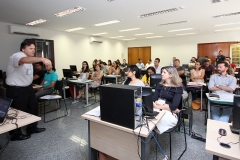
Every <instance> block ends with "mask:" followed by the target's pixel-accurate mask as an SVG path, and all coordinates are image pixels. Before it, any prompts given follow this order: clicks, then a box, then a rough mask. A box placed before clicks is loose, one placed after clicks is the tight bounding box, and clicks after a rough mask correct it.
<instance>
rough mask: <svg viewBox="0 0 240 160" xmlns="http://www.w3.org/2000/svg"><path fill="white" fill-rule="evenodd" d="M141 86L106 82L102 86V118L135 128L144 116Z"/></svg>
mask: <svg viewBox="0 0 240 160" xmlns="http://www.w3.org/2000/svg"><path fill="white" fill-rule="evenodd" d="M141 98H142V93H141V87H138V86H129V85H119V84H106V85H102V86H100V114H101V120H102V121H106V122H109V123H113V124H117V125H120V126H123V127H127V128H130V129H135V128H136V127H137V126H138V125H139V124H141V118H142V100H141Z"/></svg>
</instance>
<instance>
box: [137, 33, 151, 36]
mask: <svg viewBox="0 0 240 160" xmlns="http://www.w3.org/2000/svg"><path fill="white" fill-rule="evenodd" d="M148 34H153V33H141V34H135V36H143V35H148Z"/></svg>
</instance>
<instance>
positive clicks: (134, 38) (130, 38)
mask: <svg viewBox="0 0 240 160" xmlns="http://www.w3.org/2000/svg"><path fill="white" fill-rule="evenodd" d="M134 39H136V38H129V39H122V40H124V41H130V40H134Z"/></svg>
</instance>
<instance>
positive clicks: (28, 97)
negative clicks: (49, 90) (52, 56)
mask: <svg viewBox="0 0 240 160" xmlns="http://www.w3.org/2000/svg"><path fill="white" fill-rule="evenodd" d="M35 48H36V46H35V43H34V42H32V41H27V40H26V41H23V42H22V43H21V46H20V52H17V53H14V54H13V55H12V56H11V57H9V63H8V66H7V78H6V84H7V87H6V97H7V98H11V99H13V101H12V105H11V107H13V108H15V109H18V110H21V111H24V112H28V113H29V114H30V115H35V116H38V107H37V106H38V105H37V99H36V96H35V93H34V90H33V87H32V85H31V84H32V80H33V65H32V63H36V62H43V64H45V66H50V65H52V62H51V61H50V60H49V59H46V58H42V57H34V55H35ZM45 130H46V129H45V128H38V127H37V122H35V123H31V124H29V125H28V126H27V129H26V131H27V135H25V134H22V130H21V128H20V127H19V128H18V127H17V129H14V130H12V131H10V132H9V134H10V135H11V136H12V137H11V141H17V140H18V141H19V140H25V139H28V138H30V137H31V134H33V133H40V132H43V131H45Z"/></svg>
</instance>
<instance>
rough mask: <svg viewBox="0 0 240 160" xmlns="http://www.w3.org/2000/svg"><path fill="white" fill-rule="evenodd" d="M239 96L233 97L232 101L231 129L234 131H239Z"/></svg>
mask: <svg viewBox="0 0 240 160" xmlns="http://www.w3.org/2000/svg"><path fill="white" fill-rule="evenodd" d="M239 115H240V95H234V99H233V111H232V118H233V121H232V127H233V128H234V129H240V116H239Z"/></svg>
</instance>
